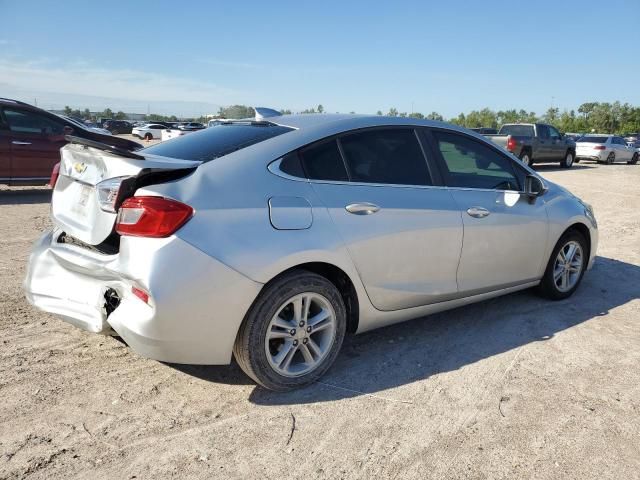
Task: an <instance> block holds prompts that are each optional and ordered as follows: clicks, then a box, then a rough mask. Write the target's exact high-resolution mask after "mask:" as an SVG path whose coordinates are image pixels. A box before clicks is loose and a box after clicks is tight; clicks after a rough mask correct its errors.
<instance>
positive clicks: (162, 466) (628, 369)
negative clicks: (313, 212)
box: [0, 164, 640, 479]
mask: <svg viewBox="0 0 640 480" xmlns="http://www.w3.org/2000/svg"><path fill="white" fill-rule="evenodd" d="M540 171H542V173H543V175H545V176H546V177H547V178H549V179H550V180H552V181H555V182H558V183H560V184H562V185H564V186H566V187H568V188H569V189H570V190H571V191H573V192H574V193H575V194H577V195H579V196H581V197H582V198H583V199H585V200H586V201H588V202H590V203H591V204H592V205H593V206H594V208H595V211H596V215H597V218H598V220H599V223H600V247H599V249H598V259H597V263H596V266H595V267H594V269H593V270H592V271H591V272H589V273H588V274H587V275H586V277H585V279H584V282H583V284H582V286H581V288H580V289H579V290H578V292H577V293H576V295H575V296H573V297H572V298H571V299H568V300H565V301H561V302H555V303H554V302H549V301H546V300H543V299H540V298H538V297H536V296H535V295H534V294H533V293H531V292H521V293H517V294H513V295H510V296H507V297H503V298H499V299H495V300H491V301H488V302H484V303H481V304H476V305H473V306H468V307H464V308H460V309H457V310H455V311H451V312H447V313H442V314H438V315H434V316H431V317H427V318H423V319H419V320H415V321H412V322H407V323H404V324H399V325H396V326H392V327H388V328H385V329H382V330H378V331H374V332H371V333H368V334H364V335H361V336H357V337H351V338H348V339H347V341H346V344H345V346H344V348H343V351H342V353H341V355H340V356H339V358H338V361H337V363H336V365H335V366H334V367H333V368H332V369H331V370H330V371H329V373H328V375H327V376H326V377H325V378H324V379H323V381H322V382H321V383H318V384H315V385H313V386H311V387H309V388H306V389H304V390H300V391H297V392H294V393H289V394H276V393H271V392H268V391H265V390H262V389H260V388H257V387H256V386H255V385H254V384H253V383H252V382H250V381H249V380H248V379H247V378H246V377H245V376H244V375H243V374H242V372H241V371H240V370H239V368H238V367H237V366H236V365H232V366H225V367H194V366H176V365H167V364H163V363H159V362H155V361H151V360H146V359H144V358H140V357H139V356H138V355H136V354H135V353H133V352H132V351H130V350H129V349H128V348H127V347H126V346H125V345H123V344H122V343H121V342H119V341H118V340H117V339H115V338H111V337H103V336H99V335H92V334H89V333H85V332H83V331H80V330H78V329H76V328H74V327H72V326H70V325H68V324H66V323H64V322H63V321H61V320H58V319H56V318H54V317H53V316H50V315H47V314H44V313H41V312H39V311H36V310H35V309H33V308H32V307H30V306H29V305H28V304H27V302H26V300H25V299H24V297H23V293H22V280H23V276H24V273H25V264H26V262H27V259H28V255H29V249H30V245H31V243H32V242H33V241H34V240H35V239H36V237H37V236H38V235H39V234H40V232H41V231H42V230H43V229H45V228H46V227H47V226H48V225H49V219H48V210H49V205H48V201H49V199H50V194H49V192H48V191H47V190H46V189H25V188H22V189H19V188H12V189H8V188H6V187H0V220H1V221H0V251H1V252H2V255H0V281H1V284H0V292H1V293H0V337H1V339H2V344H1V345H0V398H1V403H0V478H9V479H17V478H26V477H29V478H47V479H53V478H65V479H71V478H82V479H86V478H91V479H102V478H104V479H113V478H126V479H133V478H138V479H142V478H151V479H157V478H170V477H177V478H186V477H189V478H225V479H235V478H242V479H247V478H277V479H282V478H321V479H323V478H331V479H333V478H363V479H370V478H384V479H386V478H471V479H484V478H505V479H506V478H509V479H513V478H537V479H558V478H574V479H631V478H640V213H639V210H638V204H639V201H640V198H639V197H640V165H638V166H628V165H615V166H596V165H594V164H586V165H585V164H580V165H576V166H575V167H574V168H572V169H571V170H560V169H558V168H555V167H551V166H548V167H545V166H542V167H540Z"/></svg>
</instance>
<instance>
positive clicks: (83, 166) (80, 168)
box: [73, 162, 87, 173]
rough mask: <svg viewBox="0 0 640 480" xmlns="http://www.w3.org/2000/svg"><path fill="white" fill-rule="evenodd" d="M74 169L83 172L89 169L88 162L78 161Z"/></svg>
mask: <svg viewBox="0 0 640 480" xmlns="http://www.w3.org/2000/svg"><path fill="white" fill-rule="evenodd" d="M73 169H74V170H75V171H76V172H78V173H82V172H84V171H85V170H86V169H87V164H86V163H84V162H76V163H74V164H73Z"/></svg>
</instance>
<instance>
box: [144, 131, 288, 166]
mask: <svg viewBox="0 0 640 480" xmlns="http://www.w3.org/2000/svg"><path fill="white" fill-rule="evenodd" d="M292 130H293V129H292V128H290V127H283V126H281V125H273V124H253V123H228V124H221V125H218V127H216V128H207V129H205V130H199V131H197V132H193V133H190V134H189V135H183V136H181V137H178V138H176V139H175V140H171V141H170V142H163V143H158V144H156V145H152V146H150V147H147V148H145V149H144V150H142V151H141V152H142V153H143V154H144V153H150V154H154V155H162V156H165V157H172V158H182V159H184V160H198V161H201V162H208V161H211V160H213V159H215V158H218V157H222V156H224V155H228V154H229V153H231V152H235V151H237V150H241V149H243V148H246V147H249V146H251V145H255V144H256V143H260V142H263V141H265V140H268V139H270V138H273V137H277V136H278V135H282V134H284V133H287V132H290V131H292Z"/></svg>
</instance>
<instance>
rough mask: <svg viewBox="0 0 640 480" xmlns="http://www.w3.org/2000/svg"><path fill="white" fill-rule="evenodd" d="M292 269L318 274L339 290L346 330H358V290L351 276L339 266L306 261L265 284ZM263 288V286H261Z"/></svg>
mask: <svg viewBox="0 0 640 480" xmlns="http://www.w3.org/2000/svg"><path fill="white" fill-rule="evenodd" d="M292 270H307V271H309V272H312V273H315V274H317V275H320V276H322V277H324V278H326V279H327V280H329V281H330V282H331V283H333V284H334V285H335V287H336V288H337V289H338V291H339V292H340V295H341V296H342V300H343V301H344V306H345V308H346V311H347V332H349V333H355V332H356V331H357V330H358V325H359V322H360V304H359V302H358V292H357V291H356V287H355V285H354V283H353V281H352V280H351V277H349V275H348V274H347V273H346V272H345V271H344V270H343V269H341V268H340V267H337V266H336V265H333V264H331V263H327V262H306V263H300V264H297V265H293V266H291V267H288V268H287V269H286V270H283V271H281V272H280V273H278V274H277V275H276V276H274V277H273V278H271V279H270V280H269V281H268V282H267V283H266V284H265V286H266V285H268V284H270V283H272V282H274V281H275V280H277V279H278V278H280V277H281V276H282V275H285V274H287V273H289V272H291V271H292ZM263 288H264V287H263Z"/></svg>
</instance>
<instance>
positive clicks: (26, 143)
mask: <svg viewBox="0 0 640 480" xmlns="http://www.w3.org/2000/svg"><path fill="white" fill-rule="evenodd" d="M11 143H13V144H14V145H31V142H20V141H19V140H14V141H13V142H11Z"/></svg>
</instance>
